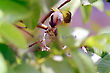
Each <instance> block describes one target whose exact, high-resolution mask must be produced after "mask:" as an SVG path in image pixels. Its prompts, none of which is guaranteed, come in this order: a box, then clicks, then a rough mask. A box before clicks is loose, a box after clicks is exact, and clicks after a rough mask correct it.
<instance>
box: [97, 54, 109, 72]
mask: <svg viewBox="0 0 110 73" xmlns="http://www.w3.org/2000/svg"><path fill="white" fill-rule="evenodd" d="M97 67H98V72H99V73H109V72H110V54H108V55H106V56H105V57H104V58H102V59H101V61H100V62H99V63H98V65H97Z"/></svg>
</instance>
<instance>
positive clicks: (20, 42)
mask: <svg viewBox="0 0 110 73" xmlns="http://www.w3.org/2000/svg"><path fill="white" fill-rule="evenodd" d="M0 34H1V35H2V36H3V37H4V38H5V39H7V40H8V41H9V42H11V43H12V44H14V45H16V46H17V47H19V48H27V43H26V40H25V38H24V36H23V35H22V34H21V32H20V31H19V30H18V29H17V28H16V27H14V26H13V25H11V24H6V23H4V24H1V26H0Z"/></svg>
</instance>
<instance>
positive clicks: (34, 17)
mask: <svg viewBox="0 0 110 73" xmlns="http://www.w3.org/2000/svg"><path fill="white" fill-rule="evenodd" d="M30 8H31V9H30V16H29V17H27V18H26V19H24V23H25V24H26V25H27V26H28V27H29V28H32V29H34V28H35V27H36V26H37V24H38V20H39V17H40V11H41V8H40V4H39V1H37V0H34V1H33V2H32V4H31V5H30Z"/></svg>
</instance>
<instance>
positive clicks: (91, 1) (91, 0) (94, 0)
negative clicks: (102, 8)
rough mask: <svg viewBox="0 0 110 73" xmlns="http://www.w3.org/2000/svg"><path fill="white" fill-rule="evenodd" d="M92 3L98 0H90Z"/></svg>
mask: <svg viewBox="0 0 110 73" xmlns="http://www.w3.org/2000/svg"><path fill="white" fill-rule="evenodd" d="M88 1H89V2H90V3H94V2H96V1H97V0H88Z"/></svg>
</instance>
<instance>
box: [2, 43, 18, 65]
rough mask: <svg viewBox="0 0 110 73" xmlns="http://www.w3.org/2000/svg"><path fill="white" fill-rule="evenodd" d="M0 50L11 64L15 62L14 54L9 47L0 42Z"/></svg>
mask: <svg viewBox="0 0 110 73" xmlns="http://www.w3.org/2000/svg"><path fill="white" fill-rule="evenodd" d="M0 52H1V53H2V55H3V56H4V58H5V59H6V60H7V61H9V62H10V63H11V64H12V63H14V62H16V58H15V54H14V52H13V50H12V49H11V48H9V47H8V46H7V45H5V44H0Z"/></svg>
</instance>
